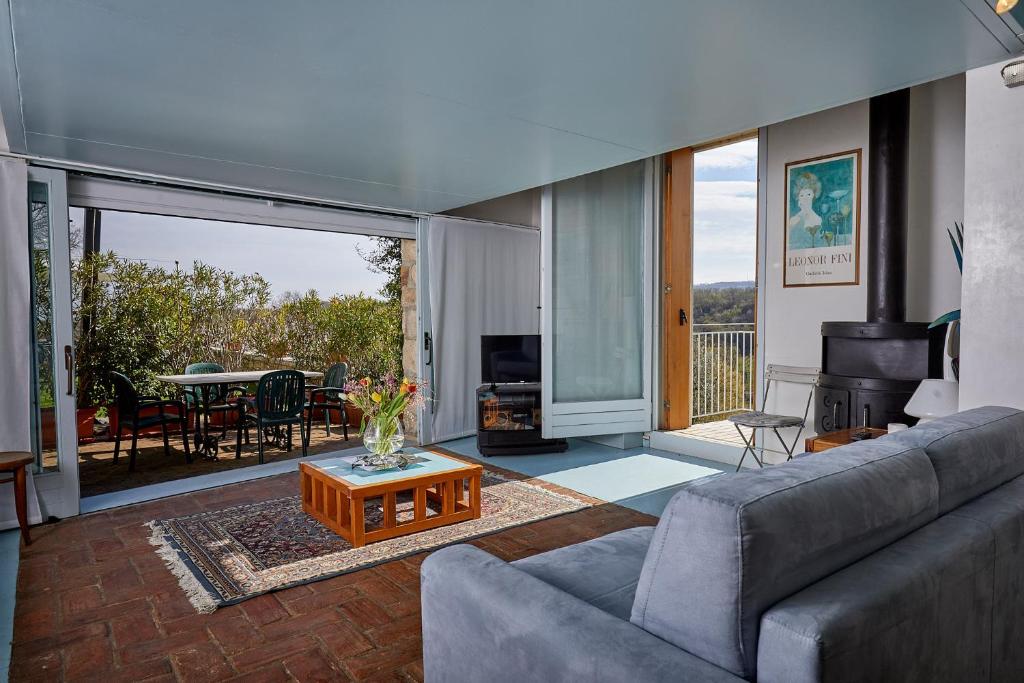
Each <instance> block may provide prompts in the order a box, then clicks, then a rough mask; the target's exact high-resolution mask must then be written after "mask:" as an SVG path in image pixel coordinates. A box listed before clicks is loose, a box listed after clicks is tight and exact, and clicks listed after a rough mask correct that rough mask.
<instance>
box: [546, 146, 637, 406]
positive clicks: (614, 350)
mask: <svg viewBox="0 0 1024 683" xmlns="http://www.w3.org/2000/svg"><path fill="white" fill-rule="evenodd" d="M552 200H553V206H552V209H553V222H554V225H553V233H552V244H553V250H552V263H553V272H552V283H553V284H552V299H553V304H554V311H553V320H554V323H553V329H552V337H553V344H554V346H553V358H554V363H553V367H552V377H553V380H554V382H553V383H554V386H553V397H554V400H555V402H556V403H567V402H576V401H614V400H625V399H637V398H642V397H643V348H642V345H643V316H644V301H643V299H644V297H643V290H644V287H643V275H644V273H643V254H644V162H642V161H639V162H635V163H632V164H626V165H625V166H619V167H616V168H612V169H608V170H606V171H599V172H597V173H591V174H589V175H585V176H581V177H579V178H573V179H571V180H566V181H563V182H560V183H556V184H555V186H554V188H553V195H552Z"/></svg>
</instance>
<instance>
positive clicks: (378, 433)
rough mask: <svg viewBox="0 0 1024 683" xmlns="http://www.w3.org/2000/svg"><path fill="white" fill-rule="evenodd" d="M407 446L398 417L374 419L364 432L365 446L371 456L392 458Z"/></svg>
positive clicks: (367, 424) (368, 423)
mask: <svg viewBox="0 0 1024 683" xmlns="http://www.w3.org/2000/svg"><path fill="white" fill-rule="evenodd" d="M404 444H405V432H403V431H402V423H401V422H400V421H399V419H398V418H397V417H393V418H389V419H388V418H385V419H373V420H370V421H369V422H367V423H366V429H364V430H363V445H364V446H366V450H368V451H369V452H370V455H371V456H376V457H378V458H382V459H383V458H390V457H392V456H393V455H394V454H395V453H396V452H398V449H400V448H401V447H402V446H403V445H404Z"/></svg>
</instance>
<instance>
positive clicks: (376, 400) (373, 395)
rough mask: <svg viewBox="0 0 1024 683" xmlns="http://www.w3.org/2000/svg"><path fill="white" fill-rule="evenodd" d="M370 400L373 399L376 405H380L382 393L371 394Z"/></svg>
mask: <svg viewBox="0 0 1024 683" xmlns="http://www.w3.org/2000/svg"><path fill="white" fill-rule="evenodd" d="M370 398H372V399H373V402H374V403H380V393H379V392H376V391H375V392H373V393H372V394H370Z"/></svg>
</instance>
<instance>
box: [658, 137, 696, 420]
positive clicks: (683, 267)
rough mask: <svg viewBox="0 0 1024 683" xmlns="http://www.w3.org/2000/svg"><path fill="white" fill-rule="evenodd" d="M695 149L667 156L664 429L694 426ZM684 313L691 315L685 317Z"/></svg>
mask: <svg viewBox="0 0 1024 683" xmlns="http://www.w3.org/2000/svg"><path fill="white" fill-rule="evenodd" d="M693 154H694V152H693V148H692V147H685V148H683V149H677V150H675V151H673V152H669V153H668V154H666V155H665V156H664V159H665V161H664V164H665V175H664V177H665V191H664V193H663V197H662V202H663V205H664V211H663V220H662V226H661V283H662V286H661V318H662V328H661V354H660V360H661V372H660V378H661V385H660V386H661V397H662V400H661V404H660V406H658V408H659V410H658V416H659V418H658V428H659V429H662V430H675V429H686V428H687V427H689V426H690V421H691V413H692V409H691V408H692V407H691V403H692V401H693V368H692V367H691V362H692V361H691V357H692V356H691V354H692V344H693V328H692V324H691V318H692V317H693ZM680 311H682V312H683V314H685V316H686V317H685V322H684V318H683V317H682V315H681V314H680Z"/></svg>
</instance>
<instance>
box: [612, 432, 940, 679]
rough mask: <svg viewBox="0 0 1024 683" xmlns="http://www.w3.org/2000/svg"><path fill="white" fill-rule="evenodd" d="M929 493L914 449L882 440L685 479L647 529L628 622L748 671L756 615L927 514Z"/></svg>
mask: <svg viewBox="0 0 1024 683" xmlns="http://www.w3.org/2000/svg"><path fill="white" fill-rule="evenodd" d="M938 491H939V487H938V482H937V481H936V478H935V473H934V470H933V469H932V464H931V461H930V460H929V459H928V456H927V455H926V454H925V452H924V451H923V450H921V449H919V448H913V447H910V446H907V445H906V444H903V443H901V442H894V441H892V440H887V439H880V440H877V441H865V442H861V443H858V444H854V445H851V446H847V447H843V448H838V449H833V450H831V451H829V452H828V453H825V454H822V455H820V456H815V457H809V458H801V459H799V460H795V461H793V462H790V463H788V464H786V465H784V466H779V467H773V468H769V469H765V470H761V471H756V472H741V473H737V474H730V475H719V476H712V477H707V478H704V479H701V480H697V481H695V482H692V483H691V484H689V485H687V486H686V487H684V488H683V489H682V490H681V491H680V492H679V493H678V494H676V495H675V496H674V497H673V498H672V500H671V501H670V502H669V504H668V506H667V507H666V508H665V511H664V513H663V514H662V517H661V520H660V522H659V523H658V526H657V528H656V529H655V532H654V537H653V539H652V542H651V546H650V548H649V549H648V552H647V557H646V559H645V561H644V566H643V570H642V571H641V575H640V582H639V585H638V586H637V593H636V599H635V601H634V603H633V611H632V615H631V621H632V622H633V623H634V624H636V625H637V626H639V627H640V628H643V629H645V630H647V631H649V632H650V633H653V634H654V635H656V636H658V637H659V638H662V639H663V640H667V641H668V642H670V643H672V644H674V645H676V646H677V647H680V648H682V649H684V650H686V651H688V652H690V653H691V654H694V655H697V656H698V657H701V658H702V659H705V660H707V661H709V662H711V663H713V664H716V665H718V666H720V667H722V668H724V669H726V670H728V671H730V672H732V673H734V674H736V675H738V676H743V677H747V678H753V677H754V675H755V674H756V666H757V638H758V628H759V622H760V619H761V615H762V613H763V612H764V611H765V610H766V609H768V608H769V607H770V606H771V605H773V604H775V603H776V602H778V601H779V600H780V599H782V598H784V597H786V596H789V595H792V594H793V593H795V592H797V591H798V590H801V589H802V588H805V587H806V586H808V585H810V584H812V583H814V582H816V581H818V580H819V579H821V578H823V577H825V576H827V575H829V574H831V573H832V572H834V571H836V570H838V569H840V568H842V567H845V566H847V565H849V564H851V563H853V562H856V561H857V560H859V559H861V558H863V557H865V556H867V555H869V554H870V553H872V552H874V551H875V550H878V549H879V548H882V547H884V546H886V545H888V544H889V543H892V542H893V541H895V540H896V539H898V538H900V537H902V536H904V535H906V534H907V533H909V532H911V531H913V530H915V529H917V528H919V527H921V526H923V525H924V524H926V523H928V522H929V521H931V520H933V519H935V517H936V515H937V511H938V497H939V493H938Z"/></svg>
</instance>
